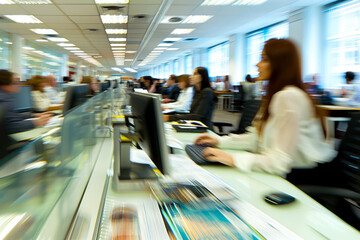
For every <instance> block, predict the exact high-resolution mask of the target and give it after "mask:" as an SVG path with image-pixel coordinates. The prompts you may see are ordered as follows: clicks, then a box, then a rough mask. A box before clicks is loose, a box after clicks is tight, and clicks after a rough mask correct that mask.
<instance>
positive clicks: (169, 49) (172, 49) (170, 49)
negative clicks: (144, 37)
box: [166, 48, 179, 51]
mask: <svg viewBox="0 0 360 240" xmlns="http://www.w3.org/2000/svg"><path fill="white" fill-rule="evenodd" d="M166 50H168V51H176V50H179V48H168V49H166Z"/></svg>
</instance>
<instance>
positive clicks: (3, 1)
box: [0, 0, 15, 4]
mask: <svg viewBox="0 0 360 240" xmlns="http://www.w3.org/2000/svg"><path fill="white" fill-rule="evenodd" d="M0 4H15V3H14V2H13V1H11V0H0Z"/></svg>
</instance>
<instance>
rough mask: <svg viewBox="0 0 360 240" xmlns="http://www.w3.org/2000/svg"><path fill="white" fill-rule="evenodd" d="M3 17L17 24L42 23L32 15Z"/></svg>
mask: <svg viewBox="0 0 360 240" xmlns="http://www.w3.org/2000/svg"><path fill="white" fill-rule="evenodd" d="M4 16H5V17H7V18H9V19H11V20H13V21H14V22H17V23H42V21H40V20H39V19H37V18H36V17H34V16H33V15H4Z"/></svg>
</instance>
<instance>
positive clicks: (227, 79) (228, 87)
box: [224, 75, 232, 91]
mask: <svg viewBox="0 0 360 240" xmlns="http://www.w3.org/2000/svg"><path fill="white" fill-rule="evenodd" d="M224 86H225V88H224V91H230V90H231V88H232V87H231V84H230V80H229V75H225V76H224Z"/></svg>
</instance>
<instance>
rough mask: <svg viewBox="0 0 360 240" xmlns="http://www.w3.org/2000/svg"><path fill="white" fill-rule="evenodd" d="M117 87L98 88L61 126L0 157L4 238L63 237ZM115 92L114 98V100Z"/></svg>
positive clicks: (106, 133) (106, 134)
mask: <svg viewBox="0 0 360 240" xmlns="http://www.w3.org/2000/svg"><path fill="white" fill-rule="evenodd" d="M121 91H122V90H121V89H113V90H108V91H105V92H102V93H100V94H98V95H96V96H94V97H92V98H90V99H88V100H87V101H86V102H85V103H84V104H82V105H80V106H78V107H76V108H74V109H72V110H71V112H69V113H68V114H66V116H65V117H64V120H63V123H62V125H61V126H58V127H53V128H49V129H48V131H45V132H46V133H44V134H42V135H41V136H37V137H35V138H34V139H32V140H30V141H29V142H27V144H26V145H25V146H23V147H22V148H20V149H17V150H16V151H14V152H12V153H11V154H9V155H7V156H5V157H4V158H3V159H1V163H0V164H1V166H0V191H1V194H0V219H1V220H0V229H3V230H2V231H1V234H2V236H3V237H5V239H35V238H39V239H64V238H65V237H66V234H67V232H68V230H69V227H70V225H71V223H72V221H73V218H74V215H75V213H76V211H77V208H78V206H79V203H80V201H81V199H82V196H83V193H84V191H85V189H86V186H87V183H88V181H89V178H90V176H91V174H92V171H93V168H94V165H95V163H96V161H97V160H98V159H99V153H100V151H101V149H102V147H103V143H104V141H106V140H107V139H108V138H110V137H111V125H108V124H107V121H105V120H106V119H107V118H108V117H109V116H111V115H112V114H113V112H114V111H115V110H114V104H115V103H116V104H121V102H122V94H121ZM114 96H116V101H115V100H114Z"/></svg>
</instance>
